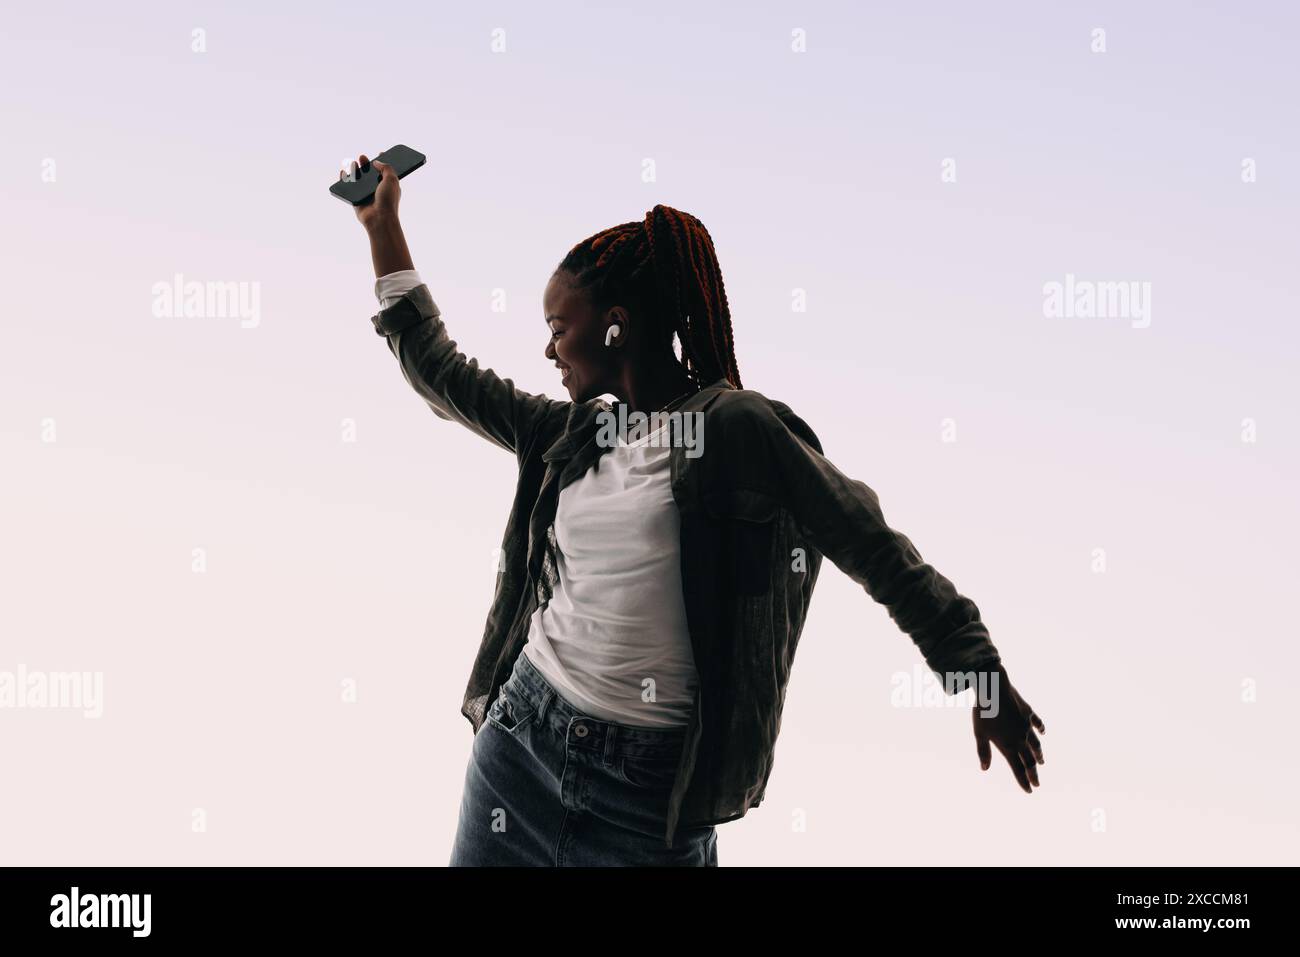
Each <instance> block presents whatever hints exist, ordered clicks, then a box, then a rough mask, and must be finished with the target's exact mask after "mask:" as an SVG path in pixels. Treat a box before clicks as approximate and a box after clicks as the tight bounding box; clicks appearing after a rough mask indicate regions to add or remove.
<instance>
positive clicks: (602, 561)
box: [340, 155, 1046, 866]
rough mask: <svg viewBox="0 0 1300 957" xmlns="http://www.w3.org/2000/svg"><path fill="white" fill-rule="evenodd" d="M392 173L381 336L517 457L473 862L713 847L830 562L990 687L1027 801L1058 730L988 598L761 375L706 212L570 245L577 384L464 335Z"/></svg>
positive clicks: (385, 171) (484, 646)
mask: <svg viewBox="0 0 1300 957" xmlns="http://www.w3.org/2000/svg"><path fill="white" fill-rule="evenodd" d="M358 161H359V163H360V165H361V166H362V167H363V168H364V167H366V166H368V163H369V161H368V160H367V158H366V157H365V156H364V155H363V156H360V157H359V158H358ZM375 166H376V167H377V168H378V169H379V170H380V172H381V176H382V179H381V182H380V185H379V188H378V191H377V193H376V195H375V199H374V201H373V202H372V203H370V204H368V205H365V206H361V207H358V208H357V210H356V214H357V218H358V219H359V220H360V221H361V223H362V224H363V225H364V226H365V228H366V232H367V234H368V235H369V238H370V249H371V258H372V260H373V263H374V267H375V275H376V277H377V283H376V293H377V295H378V297H379V299H380V304H381V310H380V312H379V313H378V314H377V315H376V316H374V317H373V318H372V322H373V323H374V326H375V331H376V332H377V333H378V334H379V335H381V336H383V337H384V338H385V340H386V342H387V344H388V347H389V349H390V350H391V351H392V353H393V355H394V356H396V357H397V359H398V361H399V363H400V365H401V368H402V371H403V374H404V376H405V377H406V379H407V381H408V382H409V383H410V384H411V385H412V386H413V387H414V389H415V390H416V392H417V393H418V394H419V395H420V396H421V397H422V398H423V399H424V400H425V402H426V403H427V404H428V405H429V407H430V408H431V409H432V410H433V412H434V413H435V414H436V415H438V416H439V417H441V418H444V419H449V420H453V421H457V422H460V423H461V424H462V425H465V426H466V427H467V428H469V429H471V430H473V431H474V432H475V433H476V434H478V435H481V436H482V437H484V438H485V439H487V440H489V441H490V442H493V443H494V444H496V445H498V446H500V447H501V448H503V449H505V450H507V451H509V452H511V453H513V454H514V456H515V459H516V464H517V467H518V470H519V479H518V485H517V488H516V493H515V500H514V504H513V507H512V510H511V514H510V518H509V521H508V522H507V527H506V534H505V537H504V539H503V541H502V547H501V560H500V565H499V571H498V580H497V590H496V597H495V599H494V601H493V605H492V610H491V612H490V613H489V615H488V621H487V627H486V629H485V632H484V636H483V640H482V643H481V645H480V648H479V652H478V655H477V658H476V660H475V663H474V667H473V669H472V671H471V674H470V680H469V683H468V685H467V687H466V691H465V697H464V701H463V702H462V706H461V713H462V714H463V715H465V717H466V718H467V719H469V721H470V724H471V726H472V727H473V728H474V731H475V739H474V746H473V749H472V753H471V757H470V762H469V767H468V770H467V772H466V776H465V785H464V792H463V797H462V800H461V806H460V820H459V825H458V828H457V832H456V837H455V843H454V847H453V850H452V857H451V863H452V864H453V865H512V864H515V865H517V864H524V865H551V866H555V865H569V866H592V865H677V864H685V865H716V864H717V860H718V857H717V834H716V825H718V824H720V823H723V822H725V821H730V820H735V819H736V818H739V817H741V816H743V815H744V814H745V813H746V812H747V811H748V810H749V809H750V808H752V807H756V806H758V804H759V803H760V801H761V800H762V799H763V797H764V795H765V792H766V787H767V782H768V778H769V776H770V774H771V771H772V765H773V758H774V752H775V744H776V737H777V732H778V729H779V727H780V719H781V711H782V708H783V706H784V703H785V693H786V687H787V684H788V680H789V674H790V667H791V664H792V662H793V659H794V652H795V647H796V645H797V642H798V639H799V635H800V632H801V631H802V629H803V623H804V618H805V615H806V612H807V608H808V602H809V601H810V600H811V597H812V592H813V586H814V584H815V582H816V579H817V575H818V571H819V569H820V564H821V559H822V557H823V556H825V557H828V558H830V559H831V560H832V562H833V563H834V564H835V565H836V566H837V567H839V568H840V569H841V570H843V571H844V572H845V573H846V574H848V575H849V576H850V577H852V578H853V580H854V581H856V582H858V583H859V584H861V585H862V586H863V587H864V589H865V590H866V591H867V593H868V594H869V595H870V596H871V597H872V598H874V599H875V600H876V601H878V602H880V603H882V604H884V605H885V606H886V608H887V609H888V611H889V614H890V616H891V617H892V618H893V619H894V621H895V622H896V623H897V624H898V626H899V628H900V629H902V630H903V631H905V632H906V633H907V634H908V635H910V636H911V638H912V640H913V641H914V642H915V643H916V645H917V647H918V648H919V650H920V652H921V654H922V655H923V657H924V658H925V660H926V663H927V664H928V665H929V666H930V667H931V669H932V670H933V671H934V672H935V673H936V674H937V675H940V676H942V679H943V682H944V688H945V690H946V691H947V692H948V693H949V694H955V693H957V692H959V691H962V690H965V688H967V687H974V688H976V689H977V691H978V701H977V704H976V706H975V708H974V709H973V710H972V717H973V723H974V730H975V739H976V750H977V752H978V754H979V758H980V764H981V767H982V768H984V769H987V768H988V767H989V764H990V762H991V759H992V747H993V746H996V747H997V748H998V750H999V751H1001V752H1002V754H1003V755H1004V757H1005V758H1006V760H1007V762H1008V763H1009V764H1010V766H1011V769H1012V772H1013V773H1014V774H1015V776H1016V779H1017V780H1018V781H1019V783H1020V786H1021V788H1022V789H1023V790H1025V791H1026V792H1027V793H1032V790H1033V788H1034V787H1035V786H1037V785H1038V771H1037V765H1038V764H1040V763H1042V761H1043V753H1042V747H1041V745H1040V743H1039V740H1038V737H1037V735H1036V734H1035V733H1034V730H1035V729H1037V730H1038V731H1039V732H1045V731H1046V728H1045V727H1044V725H1043V722H1042V720H1041V719H1040V718H1039V717H1038V716H1037V715H1036V714H1034V712H1033V710H1032V709H1031V708H1030V707H1029V705H1028V704H1026V703H1025V701H1024V700H1023V699H1022V698H1021V697H1020V695H1019V694H1018V693H1017V692H1016V691H1015V689H1014V688H1013V687H1012V686H1011V683H1010V681H1009V679H1008V678H1007V674H1006V671H1005V670H1004V669H1003V667H1002V664H1001V659H1000V657H999V656H998V653H997V650H996V649H995V648H994V646H993V644H992V642H991V641H990V640H989V636H988V631H987V629H986V628H985V626H984V624H983V622H982V621H981V620H980V616H979V610H978V609H977V608H976V606H975V604H974V603H973V602H972V601H970V599H968V598H965V597H964V596H962V595H960V594H958V592H957V590H956V589H955V588H954V587H953V585H952V583H951V582H949V581H948V580H947V579H946V578H944V577H943V576H942V575H940V574H939V573H938V572H937V571H935V569H934V568H932V567H931V566H929V565H927V564H926V563H925V562H924V561H923V560H922V559H921V556H920V555H919V554H918V553H917V551H916V549H915V548H914V547H913V546H912V543H911V542H910V541H909V540H908V539H907V538H906V536H904V535H902V534H900V533H899V532H896V531H894V530H893V529H891V528H890V527H889V526H888V525H887V524H886V523H885V520H884V516H883V514H882V513H881V510H880V505H879V502H878V500H877V498H876V495H875V493H874V492H873V491H872V490H871V489H870V488H868V487H867V486H866V485H864V484H863V483H862V482H859V481H855V480H853V479H850V478H848V477H847V476H845V475H844V474H843V473H841V472H840V471H839V470H838V469H836V468H835V466H834V465H832V464H831V463H830V462H829V461H828V460H827V459H826V458H825V456H824V455H822V449H821V444H820V442H819V441H818V439H817V436H816V434H815V433H814V432H813V431H812V430H811V429H810V428H809V427H808V425H807V424H806V423H805V422H804V421H803V420H802V419H800V418H799V417H798V416H797V415H795V414H794V412H793V411H791V409H790V408H789V407H788V406H787V405H785V404H784V403H782V402H778V401H776V400H773V399H769V398H767V397H766V396H763V395H762V394H761V393H758V392H755V391H753V390H750V389H744V388H743V387H742V386H741V381H740V372H739V370H738V368H737V365H736V357H735V352H734V348H733V343H732V335H731V317H730V312H729V310H728V307H727V296H726V292H725V290H724V288H723V283H722V273H721V270H720V269H719V267H718V261H717V256H716V254H715V252H714V248H713V242H712V240H711V238H710V237H709V234H708V231H707V230H706V229H705V228H704V225H703V224H702V223H701V222H700V221H699V220H698V219H696V218H694V217H693V216H690V215H688V214H686V213H683V212H680V211H678V210H675V209H672V208H670V207H667V206H662V205H660V206H656V207H655V208H654V209H653V210H651V211H650V212H649V213H648V214H647V215H646V217H645V219H644V221H638V222H630V223H624V224H622V225H619V226H615V227H613V228H611V229H607V230H603V231H601V232H599V233H597V234H595V235H594V236H592V237H590V238H589V239H587V240H584V241H583V242H581V243H579V244H578V245H577V246H575V247H574V248H573V249H572V250H570V251H569V253H568V255H566V256H565V257H564V259H563V260H562V261H561V262H560V264H559V266H558V267H557V268H556V270H555V273H554V275H553V276H552V277H551V279H550V282H549V283H548V284H547V287H546V291H545V294H544V296H543V308H544V316H545V319H546V325H547V339H546V344H545V356H546V358H547V360H549V361H550V362H552V363H554V364H555V366H556V368H557V369H558V370H559V372H560V376H561V379H560V381H561V384H562V386H563V388H564V390H565V391H566V392H567V393H568V395H569V400H570V401H567V402H566V401H559V400H555V399H551V398H548V397H546V396H544V395H534V394H531V393H527V392H524V391H522V390H520V389H518V388H516V387H515V385H514V383H513V382H511V381H510V380H509V379H501V378H500V377H498V376H497V375H496V374H495V373H494V372H493V371H492V370H491V369H481V368H480V367H479V365H478V362H477V360H475V359H472V358H468V357H466V356H465V355H463V354H462V353H461V352H460V351H459V350H458V349H457V348H456V344H455V342H454V341H452V340H451V339H450V338H449V336H448V334H447V330H446V327H445V325H444V324H443V321H442V318H441V314H440V312H439V310H438V307H437V305H436V304H435V303H434V301H433V298H432V296H431V294H430V292H429V289H428V287H427V286H426V285H424V284H423V283H422V282H421V281H420V278H419V275H418V274H417V273H416V272H415V267H414V264H413V263H412V261H411V256H410V252H409V251H408V249H407V246H406V240H405V238H404V236H403V234H402V229H401V225H400V223H399V221H398V202H399V199H400V195H401V190H400V186H399V184H398V180H397V177H396V175H395V174H394V173H393V171H392V169H391V168H390V167H388V166H387V165H386V164H383V163H378V162H376V163H375ZM342 175H343V173H342V172H341V173H340V176H342ZM674 338H675V339H676V341H677V342H678V344H679V345H680V350H681V356H680V358H679V357H678V355H677V353H676V351H675V349H674V346H673V342H674ZM604 395H613V396H615V397H616V401H615V402H614V403H613V404H612V405H610V404H609V403H607V402H606V401H605V400H604V399H602V398H601V397H602V396H604ZM638 413H643V414H644V415H643V416H641V418H638ZM642 419H645V421H644V422H643V421H642ZM628 423H635V424H636V425H637V426H642V425H643V426H644V428H635V427H634V428H633V429H632V430H631V431H630V432H629V431H628V429H627V428H626V425H627V424H628Z"/></svg>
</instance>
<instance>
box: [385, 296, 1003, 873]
mask: <svg viewBox="0 0 1300 957" xmlns="http://www.w3.org/2000/svg"><path fill="white" fill-rule="evenodd" d="M371 321H372V322H373V323H374V325H375V330H376V332H378V333H379V334H380V335H382V336H384V337H385V338H386V340H387V342H388V346H389V348H390V349H391V350H392V352H393V354H394V355H395V356H396V357H397V359H398V360H399V362H400V365H401V368H402V372H403V374H404V375H405V377H406V379H407V381H408V382H409V383H410V384H411V385H412V386H413V387H414V388H415V390H416V392H418V393H419V394H420V396H421V397H422V398H423V399H424V400H425V402H426V403H428V405H429V407H430V408H432V410H433V411H434V413H435V414H436V415H438V416H439V417H441V418H443V419H448V420H451V421H455V422H459V423H461V424H462V425H464V426H466V427H468V428H469V429H471V430H472V431H474V432H476V433H477V434H479V435H481V436H483V437H484V438H485V439H488V440H489V441H491V442H494V443H495V444H497V445H499V446H501V448H503V449H506V450H507V451H509V452H512V453H514V455H515V459H516V461H517V462H518V466H519V482H518V485H517V487H516V490H515V496H514V503H513V505H512V507H511V510H510V518H509V521H508V523H507V525H506V532H505V538H504V539H503V541H502V543H501V548H502V560H501V562H500V569H501V570H500V572H499V574H498V578H497V586H496V595H495V598H494V599H493V602H492V608H491V610H490V611H489V612H488V618H487V626H486V628H485V629H484V632H483V641H482V644H481V645H480V647H479V651H478V656H477V658H476V659H475V661H474V667H473V670H472V671H471V672H470V677H469V684H468V686H467V687H466V689H465V698H464V701H463V703H462V705H461V713H462V714H463V715H465V717H466V718H468V719H469V721H470V723H471V724H472V725H473V727H474V731H475V733H476V734H477V733H478V730H479V727H480V726H481V725H482V723H483V720H484V713H485V712H486V710H487V708H488V706H489V705H490V704H491V703H492V701H493V699H494V698H495V697H496V694H497V691H498V689H499V688H500V686H501V685H502V684H503V683H504V682H505V681H506V679H507V678H509V676H510V672H511V669H512V668H513V667H514V662H515V658H516V657H517V656H518V655H519V653H520V651H521V650H522V648H523V645H524V642H525V640H526V639H527V635H528V626H529V619H530V617H531V615H532V613H533V611H534V610H536V609H537V608H539V607H541V606H542V605H544V604H545V603H546V601H548V600H549V597H550V594H551V589H552V587H553V585H554V583H555V581H556V570H555V569H556V562H555V537H554V529H553V524H552V523H553V521H554V519H555V509H556V501H557V496H558V495H559V492H560V490H561V489H562V488H564V487H565V486H566V485H568V484H569V483H570V482H573V481H574V480H576V479H578V478H580V477H581V476H582V475H583V474H584V473H585V472H586V470H587V469H588V468H590V466H591V465H592V463H593V462H595V461H596V459H597V458H599V456H600V455H601V454H603V453H604V451H605V448H603V447H602V444H600V443H597V441H596V432H597V429H598V422H599V420H598V419H597V415H598V413H601V412H606V413H609V412H614V413H617V411H618V406H619V405H620V403H617V402H615V403H614V405H613V406H611V405H610V404H609V403H608V402H606V401H604V400H603V399H591V400H589V401H587V402H583V403H574V402H569V401H558V400H556V399H550V398H547V397H546V396H545V395H533V394H530V393H527V392H524V391H522V390H520V389H518V388H516V387H515V385H514V383H513V382H512V381H511V380H510V379H502V378H499V377H498V376H497V374H496V373H495V372H493V371H492V370H491V369H480V368H479V365H478V361H477V360H476V359H472V358H468V357H466V356H464V355H463V354H462V353H461V352H460V351H459V350H458V349H457V348H456V343H455V342H454V341H452V340H451V339H450V338H449V337H448V335H447V330H446V326H445V325H444V324H443V321H442V318H441V316H440V314H439V311H438V307H437V306H436V305H435V304H434V301H433V298H432V296H431V295H430V293H429V288H428V286H426V285H420V286H417V287H416V288H415V289H413V290H411V291H410V292H408V293H407V294H406V295H405V296H403V297H402V298H401V299H400V300H399V301H397V302H396V303H394V304H393V305H391V306H390V307H388V308H387V309H383V310H381V311H380V312H379V313H378V314H377V315H375V316H374V317H372V319H371ZM680 411H681V412H683V413H688V412H696V411H699V412H702V413H703V414H704V417H703V426H702V436H703V439H704V441H703V444H702V449H703V454H699V455H697V456H696V457H690V456H688V455H687V454H686V451H687V450H686V449H684V448H682V447H681V446H680V445H675V446H674V447H673V448H672V449H671V454H670V459H671V464H672V473H671V474H672V491H673V497H674V498H675V500H676V501H677V505H678V508H679V510H680V515H681V569H682V593H683V597H684V599H685V606H686V613H687V622H688V625H689V628H690V639H691V646H692V649H693V650H694V655H695V666H696V670H697V672H698V676H699V682H698V691H697V694H696V700H695V707H694V711H693V714H692V718H691V721H690V724H689V725H688V726H687V730H686V744H685V747H684V749H683V752H682V759H681V765H680V767H679V769H678V774H677V780H676V783H675V785H674V787H673V791H672V796H671V799H670V803H669V812H668V818H667V822H666V831H665V835H664V837H665V841H666V843H667V845H668V846H669V847H670V848H671V847H672V846H673V840H674V837H675V835H676V832H677V828H678V827H679V826H681V827H692V826H704V825H708V824H720V823H722V822H724V821H730V820H734V819H736V818H738V817H741V816H743V815H744V814H745V813H746V812H747V811H748V810H749V809H750V808H751V807H757V806H758V804H759V802H760V801H762V799H763V796H764V791H765V789H766V787H767V781H768V777H769V776H770V775H771V773H772V762H773V755H774V751H775V747H776V738H777V733H778V731H779V729H780V726H781V711H782V708H783V706H784V704H785V693H786V687H787V684H788V682H789V677H790V667H791V664H792V663H793V661H794V653H795V647H796V645H797V644H798V641H799V635H800V632H801V631H802V630H803V623H804V618H805V616H806V614H807V611H808V603H809V601H810V600H811V598H812V593H813V586H814V585H815V584H816V581H817V574H818V571H819V569H820V567H821V559H822V556H823V555H825V556H826V557H828V558H830V560H831V561H832V562H833V563H834V564H835V565H836V566H837V567H838V568H839V569H840V570H841V571H843V572H844V573H845V574H847V575H848V576H849V577H850V578H852V579H853V580H854V581H855V582H857V583H858V584H860V585H862V586H863V587H864V588H865V589H866V591H867V593H868V594H869V595H870V596H871V597H872V598H873V599H875V600H876V601H878V602H880V603H881V604H883V605H885V606H886V607H887V609H888V611H889V614H890V616H891V617H892V618H893V620H894V621H895V622H896V623H897V625H898V626H899V628H900V629H902V630H903V631H904V632H906V633H907V634H908V635H909V636H911V638H912V640H913V641H914V642H915V643H916V645H917V647H918V648H919V649H920V652H921V654H922V656H923V657H924V658H925V661H926V663H927V664H928V665H929V667H930V668H931V669H932V670H933V671H934V672H935V673H936V674H937V675H939V676H940V678H941V680H943V681H944V684H945V688H946V690H948V691H949V693H956V692H958V691H961V690H963V689H964V688H965V687H966V686H967V685H968V684H974V683H975V674H976V673H978V672H981V671H992V670H995V669H996V668H998V666H999V664H1000V660H999V657H998V653H997V650H996V648H994V646H993V644H992V643H991V642H990V640H989V635H988V631H987V629H986V628H985V626H984V624H983V622H981V621H980V614H979V609H978V608H976V606H975V604H974V602H972V601H971V600H970V599H968V598H965V597H963V596H962V595H960V594H958V592H957V590H956V589H955V588H954V587H953V585H952V583H951V582H950V581H948V579H946V578H944V577H943V576H942V575H940V574H939V573H938V572H937V571H935V569H934V568H932V567H931V566H930V565H927V564H926V563H925V562H924V561H923V560H922V558H921V556H920V554H918V553H917V551H916V549H915V548H914V547H913V545H912V543H911V542H910V541H909V540H908V539H907V538H906V537H905V536H904V535H902V534H901V533H899V532H896V531H894V530H893V529H891V528H890V527H889V526H888V525H886V524H885V519H884V515H883V514H882V513H881V509H880V504H879V501H878V500H877V497H876V494H875V492H873V491H872V490H871V489H870V488H868V487H867V486H866V485H865V484H863V483H862V482H859V481H855V480H853V479H850V478H848V477H847V476H845V475H844V474H843V473H842V472H840V471H839V470H838V469H837V468H836V467H835V466H834V465H832V464H831V463H830V462H829V461H828V460H827V459H826V458H825V457H824V456H823V455H822V450H821V443H820V442H819V441H818V439H817V436H816V435H815V434H814V433H813V431H812V429H810V428H809V427H808V426H807V425H806V424H805V423H804V421H803V420H802V419H800V418H799V417H798V416H797V415H795V414H794V413H793V412H792V411H791V410H790V408H789V407H788V406H787V405H785V404H784V403H782V402H777V401H775V400H772V399H768V398H767V397H765V396H763V395H762V394H760V393H758V392H754V391H752V390H750V389H736V388H734V387H733V386H732V385H731V384H730V383H729V382H727V381H726V380H725V379H719V380H718V381H717V382H714V383H712V384H711V385H709V386H708V387H706V388H704V389H702V390H701V391H699V392H698V393H696V394H695V395H693V396H691V398H690V399H688V400H687V401H686V403H685V404H683V405H682V406H681V407H680Z"/></svg>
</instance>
